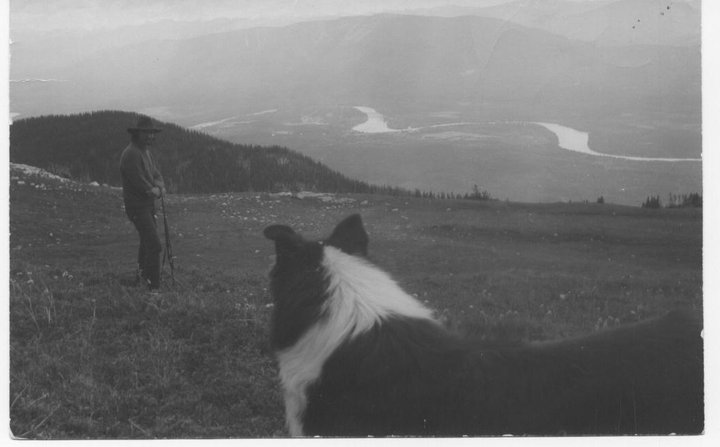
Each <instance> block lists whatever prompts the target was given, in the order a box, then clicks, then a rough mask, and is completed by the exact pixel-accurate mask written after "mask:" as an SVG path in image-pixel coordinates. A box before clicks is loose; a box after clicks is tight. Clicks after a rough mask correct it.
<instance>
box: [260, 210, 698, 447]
mask: <svg viewBox="0 0 720 447" xmlns="http://www.w3.org/2000/svg"><path fill="white" fill-rule="evenodd" d="M264 234H265V236H266V237H267V238H269V239H271V240H273V241H274V242H275V249H276V263H275V265H274V267H273V269H272V271H271V273H270V279H271V291H272V295H273V299H274V314H273V321H272V323H273V328H272V345H273V349H274V350H275V352H276V355H277V361H278V364H279V369H280V379H281V382H282V387H283V391H284V396H285V412H286V420H287V425H288V428H289V431H290V434H291V435H293V436H314V435H321V436H368V435H372V436H387V435H416V436H461V435H471V436H472V435H475V436H478V435H502V434H516V435H561V434H571V435H576V434H596V435H599V434H602V435H606V434H669V433H677V434H699V433H701V432H702V431H703V427H704V410H703V408H704V405H703V360H702V359H703V348H702V338H701V327H700V324H699V323H698V322H697V321H696V320H695V319H694V318H692V317H691V316H688V315H685V314H683V313H675V312H674V313H670V314H668V315H666V316H665V317H661V318H658V319H655V320H650V321H647V322H644V323H639V324H635V325H631V326H626V327H620V328H618V329H615V330H612V331H606V332H599V333H595V334H593V335H590V336H587V337H582V338H574V339H568V340H563V341H557V342H546V343H538V344H530V345H522V346H516V347H503V348H500V347H491V346H483V345H482V344H480V343H476V342H473V341H472V340H463V339H460V338H458V337H457V336H455V335H453V334H451V333H450V332H448V331H447V330H446V329H444V328H443V327H442V326H441V324H439V323H438V321H437V320H435V319H434V318H433V315H432V312H431V311H430V310H429V309H427V308H426V307H424V306H423V305H422V304H421V303H419V302H418V301H417V300H415V299H414V298H413V297H411V296H410V295H408V294H407V293H406V292H404V291H403V290H402V289H401V288H400V287H399V286H398V285H397V283H396V282H395V281H394V280H393V279H392V278H391V277H390V276H389V275H388V274H387V273H385V272H383V271H382V270H380V269H379V268H377V267H376V266H374V265H373V264H371V263H370V262H369V261H368V260H367V259H366V255H367V246H368V236H367V233H366V232H365V229H364V228H363V224H362V220H361V218H360V216H359V215H353V216H350V217H348V218H347V219H345V220H344V221H342V222H341V223H340V224H339V225H338V226H337V227H336V228H335V230H334V231H333V233H332V235H331V236H330V237H329V238H328V239H326V240H324V241H308V240H305V239H304V238H303V237H301V236H300V235H299V234H297V233H295V232H294V231H293V230H292V229H291V228H289V227H287V226H284V225H273V226H270V227H268V228H266V229H265V232H264Z"/></svg>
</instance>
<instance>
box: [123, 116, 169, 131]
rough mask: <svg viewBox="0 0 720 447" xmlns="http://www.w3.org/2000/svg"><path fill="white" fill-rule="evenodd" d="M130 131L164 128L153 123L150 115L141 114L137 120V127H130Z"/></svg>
mask: <svg viewBox="0 0 720 447" xmlns="http://www.w3.org/2000/svg"><path fill="white" fill-rule="evenodd" d="M128 132H130V133H135V132H153V133H157V132H162V129H158V128H157V127H155V126H154V125H153V120H152V118H150V117H149V116H145V115H140V116H139V117H138V120H137V125H136V126H135V127H128Z"/></svg>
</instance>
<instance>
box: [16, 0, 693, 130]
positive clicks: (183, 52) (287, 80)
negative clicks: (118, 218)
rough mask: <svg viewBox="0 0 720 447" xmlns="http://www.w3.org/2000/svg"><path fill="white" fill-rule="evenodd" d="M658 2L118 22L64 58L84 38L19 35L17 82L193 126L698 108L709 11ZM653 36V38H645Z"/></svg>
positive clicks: (47, 109) (66, 102) (81, 106)
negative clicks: (348, 116)
mask: <svg viewBox="0 0 720 447" xmlns="http://www.w3.org/2000/svg"><path fill="white" fill-rule="evenodd" d="M648 1H649V0H622V1H618V2H613V3H607V4H605V3H602V5H603V6H602V7H596V8H594V9H592V10H588V8H587V6H586V7H584V8H583V9H581V10H578V9H577V8H578V6H576V7H574V9H573V8H568V7H566V5H565V3H562V2H549V3H548V4H547V5H546V4H545V3H546V2H518V3H514V4H508V5H504V6H501V7H497V8H492V9H482V10H473V15H464V16H459V17H430V16H417V15H416V16H413V15H378V16H362V17H348V18H340V19H334V20H322V21H315V22H302V23H296V24H292V25H289V26H283V27H265V28H252V29H232V28H234V27H241V26H242V24H240V23H236V22H227V23H226V22H222V23H219V24H218V26H217V27H216V28H215V30H216V31H217V32H213V33H210V32H209V30H208V29H207V27H201V26H200V25H199V24H198V25H197V26H195V27H190V26H189V25H187V24H186V25H185V28H188V29H187V30H185V31H184V32H181V31H180V30H179V28H178V27H177V26H179V25H177V26H168V25H167V24H165V28H163V27H161V26H160V24H158V27H157V29H156V30H157V31H158V32H157V34H156V35H155V36H163V37H161V38H157V37H155V38H151V37H150V36H152V35H153V34H152V33H151V32H149V30H148V29H145V28H143V29H142V30H141V31H142V32H136V33H133V32H128V31H137V30H117V34H116V36H117V40H116V41H114V44H112V45H111V41H112V39H110V37H111V36H112V34H111V35H109V36H108V35H104V37H105V40H102V39H98V40H97V41H94V44H93V41H92V39H91V40H90V41H87V42H85V41H83V43H78V46H77V48H75V50H76V51H75V54H73V57H69V56H68V60H67V62H66V63H64V64H63V63H62V60H58V56H57V55H58V54H66V55H67V54H69V51H68V46H70V45H72V42H73V41H76V42H79V40H78V39H75V40H73V39H71V38H69V37H68V36H65V37H66V39H65V40H63V38H62V36H54V38H53V41H54V42H55V44H53V45H49V44H48V46H47V48H46V49H44V50H43V49H42V48H41V47H40V46H39V45H37V44H36V45H31V44H30V42H28V43H27V45H29V46H28V51H25V50H24V45H25V43H24V42H23V41H22V40H20V41H18V42H16V43H14V44H13V63H12V65H11V79H13V80H14V81H21V80H40V79H44V80H51V81H52V82H43V83H41V82H11V111H12V112H15V113H20V114H21V115H24V116H32V115H37V114H44V113H68V112H80V111H87V110H95V109H123V110H128V109H130V110H140V109H146V108H147V109H152V108H155V109H158V110H159V109H162V110H164V111H170V112H168V113H169V115H168V117H171V118H177V119H182V122H191V121H192V115H193V114H195V115H204V116H209V115H214V116H223V115H228V114H232V113H248V112H252V111H258V110H266V109H270V108H278V107H285V108H289V107H294V108H312V107H316V106H318V105H321V106H322V105H327V104H350V105H370V106H373V107H376V108H383V107H385V108H392V109H402V110H404V111H407V112H412V111H414V110H417V109H418V108H422V107H425V108H430V109H435V110H437V109H440V108H446V107H456V106H458V105H471V106H472V107H475V108H481V107H484V108H493V107H498V106H507V105H508V104H515V106H513V107H515V108H516V109H518V110H522V111H530V110H532V108H533V107H535V108H537V109H540V110H543V111H551V112H554V111H561V112H563V113H566V114H574V113H577V112H578V110H579V109H580V110H583V111H585V110H589V111H593V112H597V111H599V112H600V113H605V112H607V109H608V106H609V105H611V106H612V108H613V109H617V108H624V109H628V110H629V111H632V110H636V109H642V108H645V107H647V104H652V105H653V107H655V105H656V104H662V107H665V108H668V109H669V112H670V113H677V112H678V111H679V112H681V113H684V112H685V111H687V110H695V109H697V108H699V103H700V96H701V80H700V51H699V42H698V37H699V17H700V16H699V11H695V9H693V7H692V4H685V3H678V2H671V3H672V6H671V9H670V10H668V9H665V8H667V7H668V6H665V7H664V8H660V9H658V8H659V6H657V5H660V3H663V2H656V1H652V2H651V3H652V4H653V5H655V6H653V7H652V8H650V9H648V5H647V3H648ZM541 4H542V5H543V7H542V9H540V8H539V6H538V5H541ZM643 5H644V7H643V8H641V7H642V6H643ZM663 5H664V3H663ZM520 6H522V7H520ZM560 10H563V11H566V13H565V14H563V15H560V14H559V13H557V11H560ZM513 11H515V12H513ZM553 11H554V12H553ZM640 11H644V12H643V13H642V14H641V13H640ZM647 11H651V12H652V11H654V12H653V14H654V13H655V12H656V13H657V14H655V15H653V16H652V17H650V16H647V15H648V14H649V13H648V12H647ZM570 12H573V14H570ZM478 14H485V15H491V16H495V18H487V17H479V16H478ZM661 14H665V15H661ZM646 16H647V17H646ZM621 18H622V19H621ZM516 22H518V23H522V24H523V25H524V26H523V25H519V24H516ZM592 23H596V24H598V25H593V26H591V24H592ZM608 23H609V24H612V25H607V24H608ZM603 24H606V25H603ZM661 25H662V26H661ZM665 25H667V26H665ZM598 27H600V28H598ZM668 27H670V28H668ZM185 28H182V29H185ZM227 29H232V30H230V31H228V30H227ZM667 29H670V32H666V30H667ZM550 31H552V32H550ZM553 32H554V33H553ZM641 34H642V36H645V37H642V38H640V37H637V38H634V37H632V36H633V35H637V36H639V35H641ZM594 35H597V36H596V37H593V36H594ZM122 36H128V38H127V39H125V38H124V37H123V38H122V39H121V37H122ZM183 36H190V37H183ZM568 36H572V37H573V38H569V37H568ZM625 36H626V37H625ZM652 36H655V37H659V39H656V40H657V42H656V43H657V44H656V45H648V43H649V41H650V40H649V38H650V37H652ZM594 38H597V39H599V40H598V41H597V42H596V41H593V39H594ZM121 41H122V42H126V43H127V44H126V45H122V46H121V45H119V42H121ZM611 41H612V43H614V45H607V44H608V43H611ZM101 42H105V43H103V44H102V45H101V44H100V43H101ZM60 47H62V48H64V50H63V49H62V48H60ZM29 50H32V51H29ZM41 61H47V62H41ZM42 63H45V64H46V65H45V66H44V67H43V66H42ZM610 113H614V111H613V112H610Z"/></svg>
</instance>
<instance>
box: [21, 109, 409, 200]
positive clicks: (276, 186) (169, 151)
mask: <svg viewBox="0 0 720 447" xmlns="http://www.w3.org/2000/svg"><path fill="white" fill-rule="evenodd" d="M136 121H137V114H135V113H130V112H120V111H98V112H88V113H82V114H76V115H49V116H41V117H33V118H26V119H20V120H17V121H15V122H13V123H12V125H11V126H10V161H11V162H13V163H23V164H28V165H31V166H37V167H39V168H43V169H46V170H48V171H50V172H53V173H55V174H59V175H63V176H65V177H68V178H72V179H75V180H83V181H96V182H98V183H101V184H108V185H112V186H120V184H121V181H120V172H119V167H118V166H119V162H120V154H121V153H122V150H123V149H124V148H125V147H126V146H127V145H128V143H129V134H128V133H127V128H128V127H133V126H134V125H135V122H136ZM156 123H157V125H158V126H159V127H161V128H162V129H163V132H162V133H161V134H160V136H159V138H158V139H157V141H156V143H155V150H154V154H155V158H156V160H157V162H158V164H159V165H160V169H161V171H162V173H163V176H164V178H165V183H166V186H167V188H168V191H170V192H174V193H215V192H230V191H236V192H241V191H298V190H308V191H319V192H338V193H346V192H356V193H374V192H384V193H401V192H404V191H400V190H398V189H397V188H392V187H386V186H374V185H370V184H367V183H365V182H361V181H357V180H353V179H350V178H348V177H346V176H344V175H342V174H340V173H338V172H336V171H333V170H331V169H330V168H328V167H327V166H325V165H323V164H322V163H319V162H316V161H314V160H312V159H311V158H309V157H307V156H305V155H302V154H299V153H297V152H295V151H292V150H290V149H288V148H284V147H279V146H271V147H262V146H254V145H241V144H233V143H230V142H227V141H223V140H220V139H218V138H214V137H212V136H209V135H207V134H204V133H201V132H198V131H194V130H189V129H185V128H182V127H180V126H177V125H175V124H172V123H164V122H158V121H156Z"/></svg>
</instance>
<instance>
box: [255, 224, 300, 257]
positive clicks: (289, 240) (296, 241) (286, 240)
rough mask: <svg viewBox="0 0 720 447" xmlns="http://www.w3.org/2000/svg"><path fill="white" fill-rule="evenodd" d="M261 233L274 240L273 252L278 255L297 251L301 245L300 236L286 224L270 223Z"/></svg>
mask: <svg viewBox="0 0 720 447" xmlns="http://www.w3.org/2000/svg"><path fill="white" fill-rule="evenodd" d="M263 234H264V235H265V237H266V238H268V239H270V240H271V241H275V252H276V254H277V255H278V256H279V255H282V254H286V253H291V252H294V251H297V250H298V249H300V247H301V246H302V242H303V238H302V236H300V235H299V234H297V233H296V232H295V231H293V229H292V228H290V227H288V226H286V225H270V226H269V227H267V228H265V230H263Z"/></svg>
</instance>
